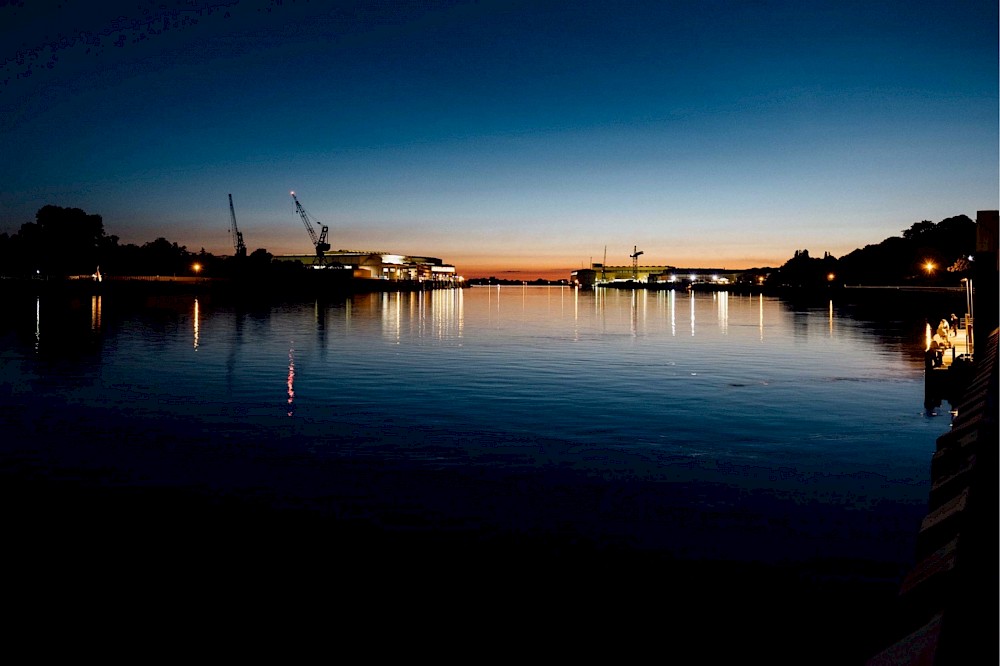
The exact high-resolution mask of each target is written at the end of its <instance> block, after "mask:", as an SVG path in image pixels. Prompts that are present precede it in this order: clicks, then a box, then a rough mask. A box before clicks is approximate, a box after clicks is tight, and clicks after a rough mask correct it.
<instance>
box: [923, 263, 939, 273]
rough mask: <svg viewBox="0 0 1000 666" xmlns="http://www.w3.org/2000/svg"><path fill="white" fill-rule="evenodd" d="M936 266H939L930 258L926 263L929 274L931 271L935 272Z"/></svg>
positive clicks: (925, 266)
mask: <svg viewBox="0 0 1000 666" xmlns="http://www.w3.org/2000/svg"><path fill="white" fill-rule="evenodd" d="M935 268H937V266H935V265H934V262H933V261H930V260H928V261H927V262H926V263H925V264H924V270H925V271H927V274H928V275H930V274H931V273H933V272H934V269H935Z"/></svg>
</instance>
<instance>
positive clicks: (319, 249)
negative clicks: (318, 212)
mask: <svg viewBox="0 0 1000 666" xmlns="http://www.w3.org/2000/svg"><path fill="white" fill-rule="evenodd" d="M291 194H292V199H295V211H296V212H297V213H298V214H299V217H300V218H302V224H304V225H305V227H306V231H308V232H309V238H310V239H312V244H313V246H314V247H315V248H316V258H315V259H314V260H313V266H325V265H326V257H325V256H324V254H325V253H326V252H328V251H329V250H330V244H329V243H328V242H326V236H327V234H328V233H329V231H330V227H328V226H326V225H325V224H320V223H319V222H317V221H316V220H314V219H312V218H311V216H310V215H309V213H307V212H306V210H305V208H303V207H302V204H300V203H299V200H298V198H297V197H296V196H295V192H292V193H291ZM313 225H315V226H317V227H319V229H320V231H319V234H318V235H317V233H316V229H314V228H313Z"/></svg>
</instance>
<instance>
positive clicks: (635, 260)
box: [629, 245, 644, 280]
mask: <svg viewBox="0 0 1000 666" xmlns="http://www.w3.org/2000/svg"><path fill="white" fill-rule="evenodd" d="M642 254H644V253H643V251H642V250H640V249H639V246H638V245H636V246H633V247H632V254H630V255H629V257H631V258H632V279H633V280H638V279H639V257H640V256H641V255H642Z"/></svg>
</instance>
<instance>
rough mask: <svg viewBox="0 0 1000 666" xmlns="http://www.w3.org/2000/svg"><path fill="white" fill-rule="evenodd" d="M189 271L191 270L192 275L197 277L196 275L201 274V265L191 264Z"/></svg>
mask: <svg viewBox="0 0 1000 666" xmlns="http://www.w3.org/2000/svg"><path fill="white" fill-rule="evenodd" d="M191 270H193V271H194V274H195V275H197V274H198V273H200V272H201V264H192V265H191Z"/></svg>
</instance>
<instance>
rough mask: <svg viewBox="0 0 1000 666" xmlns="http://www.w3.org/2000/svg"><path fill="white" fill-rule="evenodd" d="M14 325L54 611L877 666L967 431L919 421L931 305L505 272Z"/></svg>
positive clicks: (10, 354) (11, 408) (17, 473)
mask: <svg viewBox="0 0 1000 666" xmlns="http://www.w3.org/2000/svg"><path fill="white" fill-rule="evenodd" d="M5 310H6V313H5V317H4V320H3V324H2V325H0V326H2V328H0V334H2V338H0V354H2V355H0V363H2V365H0V373H2V374H0V381H2V383H0V397H2V399H3V408H2V412H0V426H2V428H3V433H4V437H3V444H2V448H0V451H2V455H3V458H2V469H3V474H4V476H3V480H4V481H5V483H4V487H5V497H4V500H5V502H6V506H7V510H8V514H9V515H8V529H7V535H8V537H9V538H8V540H7V543H8V546H7V551H8V555H12V556H13V558H14V559H13V561H14V562H15V563H16V564H15V565H13V568H14V569H19V570H21V571H22V572H23V576H22V580H24V581H28V582H27V583H26V589H27V590H28V591H27V592H26V593H25V596H24V599H23V602H24V603H25V604H26V608H30V609H32V611H33V612H40V611H39V609H40V608H41V609H49V610H51V609H52V608H53V604H52V603H51V600H52V599H53V598H56V599H59V600H60V601H59V603H60V604H66V603H67V602H68V603H70V607H71V608H74V609H78V608H79V606H80V604H81V603H83V604H84V605H85V602H84V601H81V600H87V599H93V598H98V597H102V596H106V595H108V594H112V595H113V596H114V597H115V598H116V599H118V600H119V602H120V603H123V606H122V607H121V608H140V609H142V612H152V609H155V610H156V611H157V612H158V611H161V610H163V609H164V608H166V607H173V606H174V605H176V604H182V605H183V607H184V613H185V614H186V615H185V616H187V614H194V615H196V616H198V617H201V614H203V613H206V610H205V609H206V607H212V605H213V604H215V605H216V606H220V605H221V606H223V607H224V608H225V610H224V611H222V613H221V614H222V615H224V616H225V617H227V618H228V617H231V616H232V614H233V613H235V612H237V611H239V612H241V613H243V612H247V611H248V609H254V611H253V612H254V613H255V614H258V619H259V617H261V616H263V617H269V618H271V621H270V622H265V625H267V626H270V627H271V628H272V629H273V628H274V627H275V626H277V623H278V620H279V618H284V619H287V616H288V613H291V614H293V615H294V614H295V612H297V611H302V610H303V609H305V608H312V607H313V606H314V604H315V602H317V601H318V600H320V599H321V600H322V603H321V608H322V609H323V610H322V611H316V612H319V613H321V614H320V615H316V614H315V613H312V614H311V615H310V617H311V619H313V620H315V619H317V618H324V619H325V618H326V615H325V613H333V614H336V615H337V616H338V618H339V619H338V620H337V621H338V622H343V621H344V620H343V618H342V617H341V616H342V615H347V616H350V617H352V618H354V619H357V618H358V617H362V616H363V617H371V615H372V614H375V615H376V616H378V618H379V619H378V626H379V627H381V628H382V630H383V631H388V632H390V633H392V632H399V631H402V630H403V629H404V628H414V627H421V630H420V633H421V635H423V636H426V635H427V634H426V631H427V630H428V629H427V625H428V624H430V625H434V624H435V623H437V622H440V623H443V624H445V625H448V626H452V627H454V626H455V625H454V623H456V622H457V623H461V625H462V626H463V633H464V632H468V631H470V630H473V631H474V632H475V635H476V636H478V637H479V638H478V640H486V641H495V642H498V644H499V643H502V644H505V645H508V646H509V645H512V644H520V643H521V642H522V641H523V642H527V641H528V639H529V637H530V638H531V642H532V644H534V643H535V642H537V641H538V640H543V639H550V641H551V639H552V638H553V636H555V635H559V636H563V637H564V638H565V640H566V641H567V643H566V644H564V645H561V651H560V654H563V655H565V654H567V652H566V651H567V650H569V649H570V648H571V647H572V649H573V650H576V651H579V650H582V651H584V652H587V651H588V648H587V645H588V644H589V645H590V646H591V647H592V648H593V649H598V648H599V647H600V648H603V649H606V650H610V651H611V652H614V653H615V654H616V655H618V656H620V657H623V658H624V655H625V654H627V653H628V652H629V651H631V650H636V651H639V653H641V654H645V653H646V652H645V651H646V650H648V649H651V647H652V646H658V647H659V649H661V650H664V651H667V652H669V653H670V654H673V655H675V656H677V655H683V654H688V653H691V654H694V655H696V656H694V657H691V658H690V659H687V658H684V659H682V658H680V657H679V656H678V657H677V659H674V660H673V661H671V660H669V659H668V660H667V661H668V663H722V662H727V663H733V662H734V661H739V660H741V659H743V658H745V659H746V660H748V661H750V660H752V661H758V660H761V661H763V662H764V663H769V662H770V663H779V662H780V663H845V664H847V663H861V659H862V657H863V656H865V655H868V654H870V653H871V652H872V651H873V650H875V648H877V647H879V645H878V643H879V640H880V639H881V635H882V633H883V631H882V626H881V625H880V622H884V621H886V620H885V619H884V618H885V617H887V615H886V613H885V611H886V609H888V608H889V607H890V606H891V605H892V603H893V601H894V595H895V591H896V590H897V589H898V584H899V581H900V577H901V576H902V575H903V573H905V571H906V570H907V569H908V567H909V566H910V565H911V564H912V556H913V545H914V541H915V537H916V532H917V529H918V527H919V524H920V520H921V518H922V517H923V515H924V513H925V510H926V501H927V496H928V491H929V465H930V458H931V455H932V453H933V451H934V443H935V439H936V438H937V437H938V436H939V435H941V434H943V433H944V432H945V431H946V430H947V429H948V425H949V415H948V412H947V403H946V404H945V406H944V407H943V408H942V409H940V410H938V411H937V412H929V411H927V410H926V409H925V405H924V386H923V359H922V353H921V348H920V344H921V339H922V337H921V336H922V334H923V328H922V324H923V318H922V317H923V313H922V312H919V311H914V310H911V309H906V308H901V309H898V310H897V311H894V309H893V308H892V304H891V303H884V304H876V305H875V307H868V308H863V309H862V308H858V307H855V306H853V305H851V304H849V303H837V302H832V301H819V302H814V303H811V304H809V305H793V304H789V303H786V302H783V301H781V300H778V299H775V298H769V297H763V296H760V295H755V296H736V295H730V294H727V293H714V294H713V293H704V294H702V293H699V294H694V295H689V294H686V293H675V292H628V291H617V290H611V291H603V290H599V291H597V292H580V291H576V290H573V289H569V288H555V287H552V288H543V287H500V288H497V287H492V288H488V287H482V288H472V289H466V290H454V291H438V292H425V293H402V294H397V293H391V294H369V295H356V296H353V297H350V298H339V299H338V298H330V299H325V300H320V301H309V302H296V301H294V300H292V301H281V302H276V301H263V300H262V301H252V300H234V299H232V298H223V297H221V296H211V295H205V294H202V295H199V296H194V295H172V296H166V295H160V296H146V297H137V296H134V295H133V296H129V297H125V296H124V295H115V294H113V293H112V294H105V295H103V296H89V295H88V296H66V295H56V294H41V295H25V294H20V295H15V296H9V297H8V298H7V302H6V303H5ZM109 590H110V592H109ZM40 599H45V601H44V602H42V601H40ZM55 606H56V607H58V606H59V604H55ZM279 608H281V609H284V610H282V611H280V612H279V611H278V609H279ZM125 615H128V613H125ZM329 621H331V622H332V621H333V620H332V619H330V620H329ZM512 622H513V623H514V624H515V625H517V626H519V627H520V629H519V631H518V632H515V633H514V634H512V633H511V632H512V626H511V623H512ZM540 622H542V623H545V624H542V625H540V624H539V623H540ZM340 626H343V625H340ZM886 629H888V627H886ZM566 632H570V633H569V634H567V633H566ZM595 632H596V633H595ZM512 636H516V637H517V638H514V637H512ZM503 637H506V638H503ZM501 639H503V640H501ZM588 640H589V641H590V642H589V643H588ZM511 641H513V643H511ZM447 644H448V645H453V644H454V641H453V639H452V638H449V639H447ZM640 648H641V650H640ZM692 651H693V652H692ZM624 661H626V662H631V661H633V659H631V658H624Z"/></svg>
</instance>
